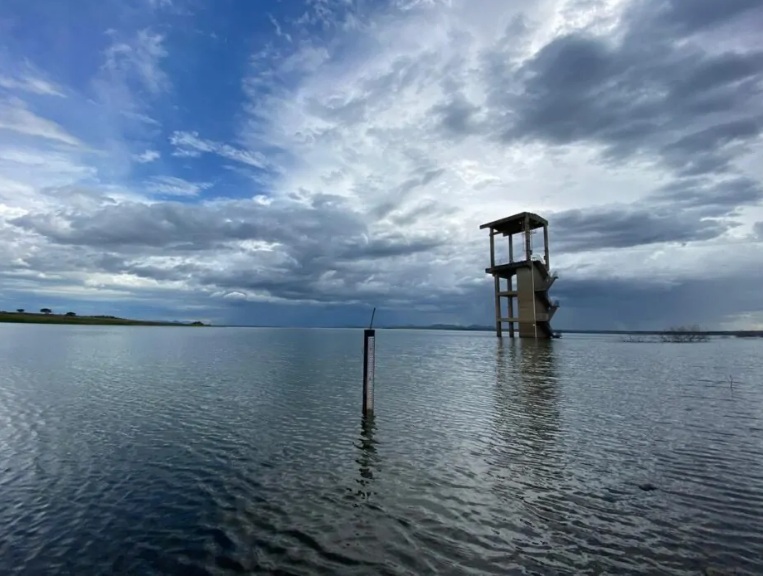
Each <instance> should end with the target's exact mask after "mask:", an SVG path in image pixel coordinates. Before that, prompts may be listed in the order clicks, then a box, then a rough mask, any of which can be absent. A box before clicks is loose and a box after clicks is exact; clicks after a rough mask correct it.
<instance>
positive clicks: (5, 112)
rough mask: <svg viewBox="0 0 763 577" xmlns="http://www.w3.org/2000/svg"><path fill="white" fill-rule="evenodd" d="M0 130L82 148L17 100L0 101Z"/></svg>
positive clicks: (56, 126) (66, 133)
mask: <svg viewBox="0 0 763 577" xmlns="http://www.w3.org/2000/svg"><path fill="white" fill-rule="evenodd" d="M0 130H10V131H12V132H15V133H17V134H22V135H25V136H31V137H39V138H44V139H47V140H50V141H55V142H58V143H61V144H67V145H69V146H77V147H79V146H82V143H81V142H80V141H79V140H78V139H77V138H75V137H74V136H72V135H71V134H69V133H68V132H66V130H64V129H63V128H62V127H61V126H60V125H58V124H56V123H55V122H53V121H52V120H48V119H46V118H42V117H41V116H38V115H36V114H35V113H34V112H32V111H31V110H29V107H28V106H27V105H26V103H24V102H23V101H21V100H19V99H17V98H11V99H8V100H4V101H3V100H0Z"/></svg>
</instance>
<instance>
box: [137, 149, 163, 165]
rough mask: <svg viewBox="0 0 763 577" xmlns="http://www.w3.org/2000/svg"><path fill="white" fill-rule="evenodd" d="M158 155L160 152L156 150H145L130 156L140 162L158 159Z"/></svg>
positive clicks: (144, 162)
mask: <svg viewBox="0 0 763 577" xmlns="http://www.w3.org/2000/svg"><path fill="white" fill-rule="evenodd" d="M160 157H161V154H160V153H159V151H157V150H145V151H143V152H141V153H140V154H133V156H132V158H133V160H135V162H139V163H140V164H147V163H149V162H154V161H155V160H159V158H160Z"/></svg>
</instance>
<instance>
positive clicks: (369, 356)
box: [363, 307, 376, 416]
mask: <svg viewBox="0 0 763 577" xmlns="http://www.w3.org/2000/svg"><path fill="white" fill-rule="evenodd" d="M375 315H376V307H374V312H373V313H372V314H371V324H370V325H369V327H368V328H367V329H364V330H363V415H364V416H368V415H373V412H374V369H375V361H376V331H375V330H374V329H373V326H374V316H375Z"/></svg>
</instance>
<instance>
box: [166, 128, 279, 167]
mask: <svg viewBox="0 0 763 577" xmlns="http://www.w3.org/2000/svg"><path fill="white" fill-rule="evenodd" d="M170 144H172V145H173V146H175V147H176V150H175V152H174V153H173V154H174V155H176V156H190V157H195V156H199V155H201V154H202V153H210V154H216V155H218V156H222V157H223V158H227V159H229V160H234V161H236V162H240V163H242V164H247V165H249V166H253V167H255V168H265V167H267V166H268V162H267V160H266V158H265V155H264V154H262V153H259V152H250V151H246V150H241V149H238V148H235V147H234V146H231V145H230V144H225V143H222V142H215V141H213V140H206V139H203V138H200V137H199V135H198V133H196V132H183V131H176V132H174V133H172V136H170Z"/></svg>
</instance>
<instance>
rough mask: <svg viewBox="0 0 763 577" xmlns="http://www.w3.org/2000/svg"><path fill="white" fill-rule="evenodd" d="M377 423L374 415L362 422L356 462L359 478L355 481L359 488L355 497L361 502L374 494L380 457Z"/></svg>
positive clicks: (366, 417) (356, 489) (364, 418)
mask: <svg viewBox="0 0 763 577" xmlns="http://www.w3.org/2000/svg"><path fill="white" fill-rule="evenodd" d="M375 433H376V421H375V419H374V416H373V414H371V415H368V416H364V417H363V419H362V420H361V426H360V437H359V439H358V440H359V443H358V444H357V445H356V447H357V448H358V456H357V458H356V459H355V462H356V463H357V464H358V473H359V476H358V478H357V479H356V480H355V482H356V483H357V485H358V487H356V488H355V491H354V492H353V496H354V497H355V498H357V499H359V500H368V499H369V497H370V496H371V495H372V494H373V491H372V490H371V487H372V483H373V480H374V472H378V465H379V455H378V453H377V450H376V444H377V441H376V438H375Z"/></svg>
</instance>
